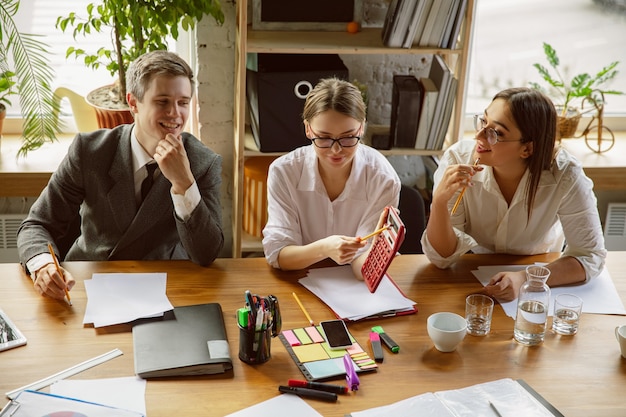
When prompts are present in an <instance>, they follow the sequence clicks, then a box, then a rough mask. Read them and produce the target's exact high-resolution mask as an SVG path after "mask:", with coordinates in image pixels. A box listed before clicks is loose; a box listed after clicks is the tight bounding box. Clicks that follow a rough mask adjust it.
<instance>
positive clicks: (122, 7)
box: [56, 0, 224, 127]
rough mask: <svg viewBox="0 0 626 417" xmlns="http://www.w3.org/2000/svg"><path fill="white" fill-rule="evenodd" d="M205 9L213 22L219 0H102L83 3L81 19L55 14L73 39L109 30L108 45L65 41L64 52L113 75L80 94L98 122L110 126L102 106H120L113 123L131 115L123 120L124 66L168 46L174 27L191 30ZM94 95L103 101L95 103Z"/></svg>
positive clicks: (217, 15)
mask: <svg viewBox="0 0 626 417" xmlns="http://www.w3.org/2000/svg"><path fill="white" fill-rule="evenodd" d="M207 14H208V15H211V16H212V17H213V18H214V19H215V21H216V22H217V23H219V24H222V23H223V22H224V13H223V11H222V7H221V4H220V1H219V0H170V1H162V2H161V1H145V0H103V1H100V2H94V3H91V4H89V5H88V6H87V9H86V16H85V17H84V18H80V17H79V15H78V14H77V13H75V12H72V13H70V14H69V16H65V17H64V16H59V17H58V18H57V22H56V26H57V28H60V29H61V30H62V31H65V30H66V29H67V28H68V26H70V27H73V28H74V31H73V35H74V38H76V37H77V36H79V35H82V36H88V35H89V34H90V33H94V32H104V31H109V32H110V33H111V45H107V46H102V47H101V48H100V49H98V50H97V51H85V50H83V49H81V48H80V47H74V46H70V47H69V48H68V49H67V52H66V57H70V56H72V55H73V56H74V57H75V58H79V57H82V58H83V60H84V63H85V65H86V66H87V67H89V68H92V69H97V68H99V67H100V66H103V67H105V68H106V69H107V70H108V71H109V73H110V74H111V75H112V76H114V77H115V78H116V81H115V83H114V84H113V85H111V86H105V87H104V88H100V89H97V90H95V91H94V92H92V93H89V94H88V95H87V97H86V98H87V101H89V102H90V103H91V104H92V105H94V107H96V110H97V113H98V117H99V124H100V126H101V127H112V126H111V125H107V123H106V119H108V118H110V117H111V116H109V115H107V114H106V113H105V111H104V109H105V108H109V107H113V108H116V109H118V110H119V109H121V110H122V111H123V113H122V114H123V116H121V117H120V118H116V119H117V120H116V121H115V122H114V123H113V125H115V124H119V123H126V122H128V121H131V120H132V117H131V118H130V119H128V117H129V115H130V113H129V112H128V110H127V105H126V71H127V69H128V65H129V64H130V63H131V62H132V61H134V60H135V59H136V58H137V57H139V56H140V55H143V54H144V53H146V52H150V51H154V50H164V49H168V48H167V44H166V42H167V40H168V38H171V39H173V40H177V39H178V35H179V28H181V27H182V29H183V30H189V29H193V28H194V27H195V24H196V23H197V22H198V21H200V20H201V19H202V17H203V16H205V15H207ZM96 98H100V99H103V100H105V101H104V102H95V100H96ZM124 114H125V116H124ZM120 119H121V120H120Z"/></svg>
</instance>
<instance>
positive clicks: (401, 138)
mask: <svg viewBox="0 0 626 417" xmlns="http://www.w3.org/2000/svg"><path fill="white" fill-rule="evenodd" d="M391 97H392V98H391V125H390V128H389V134H390V137H391V142H392V143H393V146H395V147H396V148H414V147H415V139H416V137H417V127H418V124H419V116H420V108H421V105H422V85H421V84H420V82H419V81H418V80H417V78H415V77H414V76H413V75H394V76H393V89H392V94H391Z"/></svg>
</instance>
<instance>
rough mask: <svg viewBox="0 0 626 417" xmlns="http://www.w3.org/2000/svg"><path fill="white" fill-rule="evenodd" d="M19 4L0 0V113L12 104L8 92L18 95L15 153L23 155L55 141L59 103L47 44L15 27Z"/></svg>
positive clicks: (16, 1)
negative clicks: (19, 129) (21, 119)
mask: <svg viewBox="0 0 626 417" xmlns="http://www.w3.org/2000/svg"><path fill="white" fill-rule="evenodd" d="M19 5H20V2H19V0H0V113H3V112H2V111H1V110H3V109H4V110H5V111H6V107H5V106H6V105H11V102H10V101H9V99H8V98H7V97H8V96H9V95H12V94H15V95H18V96H19V101H20V106H21V109H22V110H21V111H22V115H23V117H24V125H23V128H22V146H21V147H20V149H19V150H18V153H17V156H18V157H22V156H26V154H27V153H28V151H31V150H35V149H37V148H39V147H41V146H42V145H43V144H44V143H46V142H52V141H55V140H56V134H57V133H59V131H60V128H59V119H58V118H57V117H55V115H56V114H58V111H59V103H58V102H56V101H55V100H54V93H53V91H52V87H51V85H52V80H53V78H54V73H53V71H52V70H51V69H50V66H49V65H48V62H49V59H48V52H47V51H48V49H49V47H48V45H46V44H45V43H43V42H41V41H40V40H39V39H38V37H37V35H33V34H26V33H22V32H20V31H19V30H18V28H17V24H16V22H15V20H14V16H15V15H16V13H17V11H18V8H19ZM10 63H13V65H14V69H11V68H10V67H9V65H10ZM0 117H1V116H0ZM0 133H2V131H1V130H0Z"/></svg>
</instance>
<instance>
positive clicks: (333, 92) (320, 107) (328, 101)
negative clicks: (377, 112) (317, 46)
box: [302, 77, 366, 122]
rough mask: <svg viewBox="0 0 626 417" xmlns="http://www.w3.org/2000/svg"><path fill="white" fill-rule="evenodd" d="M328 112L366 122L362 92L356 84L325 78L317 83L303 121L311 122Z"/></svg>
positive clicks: (306, 104) (309, 97)
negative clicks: (332, 111) (331, 111)
mask: <svg viewBox="0 0 626 417" xmlns="http://www.w3.org/2000/svg"><path fill="white" fill-rule="evenodd" d="M327 110H334V111H336V112H338V113H341V114H345V115H346V116H349V117H352V118H353V119H355V120H358V121H359V122H365V116H366V111H365V110H366V108H365V102H364V101H363V96H362V95H361V91H360V90H359V89H358V88H357V87H356V86H354V84H352V83H350V82H348V81H345V80H341V79H339V78H334V77H333V78H325V79H322V80H320V81H319V83H317V85H316V86H315V88H313V90H311V92H310V93H309V94H308V95H307V97H306V100H305V102H304V110H303V112H302V120H303V121H306V122H310V121H311V120H312V119H313V118H314V117H315V116H317V115H318V114H320V113H323V112H325V111H327Z"/></svg>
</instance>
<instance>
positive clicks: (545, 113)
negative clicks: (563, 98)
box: [493, 87, 556, 219]
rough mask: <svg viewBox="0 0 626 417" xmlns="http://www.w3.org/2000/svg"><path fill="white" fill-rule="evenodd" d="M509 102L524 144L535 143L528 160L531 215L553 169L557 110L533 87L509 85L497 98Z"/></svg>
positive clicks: (528, 204) (529, 210)
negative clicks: (546, 174)
mask: <svg viewBox="0 0 626 417" xmlns="http://www.w3.org/2000/svg"><path fill="white" fill-rule="evenodd" d="M493 99H494V100H496V99H502V100H504V101H506V102H507V104H508V107H509V111H510V113H511V116H512V117H513V120H515V124H516V125H517V128H518V129H519V130H520V132H522V143H528V142H532V144H533V152H532V155H530V156H529V157H528V158H527V159H526V164H527V165H528V170H529V171H530V172H529V173H530V178H529V181H528V186H527V188H526V202H527V209H528V218H529V219H530V215H531V212H532V207H533V203H534V201H535V194H536V193H537V187H538V186H539V179H540V178H541V172H542V171H543V170H547V169H550V165H551V164H552V159H553V157H554V146H555V140H556V110H555V109H554V104H553V103H552V101H551V100H550V99H549V98H548V97H547V96H546V95H545V94H543V93H541V92H540V91H537V90H533V89H531V88H525V87H518V88H508V89H506V90H503V91H501V92H499V93H498V94H496V95H495V96H494V98H493Z"/></svg>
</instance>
